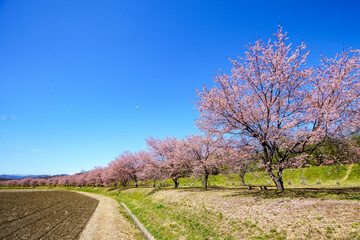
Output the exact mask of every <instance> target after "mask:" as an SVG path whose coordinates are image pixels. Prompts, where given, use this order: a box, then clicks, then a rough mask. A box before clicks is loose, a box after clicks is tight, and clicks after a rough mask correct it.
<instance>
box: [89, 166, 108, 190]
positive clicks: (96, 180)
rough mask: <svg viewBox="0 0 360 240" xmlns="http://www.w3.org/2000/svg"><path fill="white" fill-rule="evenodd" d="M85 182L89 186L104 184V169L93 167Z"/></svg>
mask: <svg viewBox="0 0 360 240" xmlns="http://www.w3.org/2000/svg"><path fill="white" fill-rule="evenodd" d="M87 182H88V184H90V185H95V186H101V185H102V184H103V182H104V168H102V167H95V168H94V169H92V170H91V171H90V172H89V173H88V178H87Z"/></svg>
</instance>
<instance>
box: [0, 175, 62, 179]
mask: <svg viewBox="0 0 360 240" xmlns="http://www.w3.org/2000/svg"><path fill="white" fill-rule="evenodd" d="M66 175H67V174H59V175H44V174H43V175H16V174H10V175H8V174H2V175H0V179H1V178H4V179H6V180H9V179H23V178H28V177H32V178H50V177H54V176H66Z"/></svg>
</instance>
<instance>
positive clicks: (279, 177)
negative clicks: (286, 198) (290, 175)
mask: <svg viewBox="0 0 360 240" xmlns="http://www.w3.org/2000/svg"><path fill="white" fill-rule="evenodd" d="M266 172H267V173H268V174H269V176H270V178H271V179H272V180H273V181H274V183H275V185H276V189H277V190H279V191H281V192H283V191H284V182H283V180H282V169H280V170H278V173H277V176H275V174H274V173H273V172H272V170H271V168H270V167H266Z"/></svg>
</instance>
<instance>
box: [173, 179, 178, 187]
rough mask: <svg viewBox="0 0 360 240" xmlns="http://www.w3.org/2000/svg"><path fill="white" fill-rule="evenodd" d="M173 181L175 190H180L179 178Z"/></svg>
mask: <svg viewBox="0 0 360 240" xmlns="http://www.w3.org/2000/svg"><path fill="white" fill-rule="evenodd" d="M172 180H173V181H174V183H175V188H178V187H179V180H178V179H177V178H173V179H172Z"/></svg>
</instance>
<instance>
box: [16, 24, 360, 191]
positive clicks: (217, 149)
mask: <svg viewBox="0 0 360 240" xmlns="http://www.w3.org/2000/svg"><path fill="white" fill-rule="evenodd" d="M274 36H275V40H273V41H272V40H271V39H270V40H269V41H267V42H264V41H262V40H261V39H259V40H258V41H256V42H255V43H254V44H251V43H250V44H249V45H248V46H247V51H246V52H245V57H243V58H239V59H238V60H234V61H232V63H233V68H232V72H231V74H226V73H221V74H219V75H217V76H216V77H215V78H214V82H215V85H214V86H213V87H211V88H206V87H204V88H203V90H202V91H198V92H197V94H198V100H197V104H196V106H197V109H198V110H199V113H200V118H199V119H197V126H198V128H199V129H200V130H201V131H202V132H203V135H194V136H188V137H186V138H185V139H182V140H180V139H176V138H169V137H168V138H165V139H153V138H149V139H147V140H146V142H147V145H148V147H149V151H140V152H136V153H131V152H124V153H122V154H120V156H119V157H117V158H116V159H115V160H114V161H113V162H111V163H110V164H109V166H107V167H105V168H95V169H94V170H92V171H90V172H88V173H84V174H79V175H72V176H66V177H60V178H56V179H49V180H48V181H49V182H50V181H54V182H57V184H61V185H84V184H97V185H99V184H110V183H117V182H120V183H121V184H122V185H124V186H126V185H127V184H128V183H129V181H134V182H135V184H136V186H137V185H138V181H139V180H143V179H145V180H150V179H151V180H154V181H156V180H160V179H165V178H171V179H172V180H173V181H174V184H175V187H177V186H178V185H179V181H178V179H179V178H181V177H184V176H196V177H199V176H201V177H202V179H203V185H204V187H206V186H207V180H208V177H209V175H211V174H214V173H216V172H218V171H219V170H221V169H226V168H227V169H231V170H233V171H234V172H238V173H239V174H240V176H243V173H244V171H243V169H244V168H246V166H248V163H249V162H250V163H251V162H252V161H253V160H254V159H259V160H260V164H261V165H262V167H264V168H265V170H266V172H267V173H268V174H269V176H270V177H271V179H272V180H273V181H274V183H275V184H276V186H277V189H278V190H281V191H283V190H284V185H283V178H282V174H283V170H284V169H285V168H288V167H293V166H299V167H302V166H305V165H306V164H308V163H309V162H311V161H314V160H319V159H320V161H321V162H322V163H324V164H331V163H334V162H336V161H337V160H339V159H340V160H344V159H347V161H351V162H354V161H359V155H360V150H359V144H354V143H353V141H352V138H351V136H352V135H353V134H354V133H355V134H356V133H357V134H359V129H360V50H344V51H343V52H342V53H340V54H337V55H336V56H335V57H334V58H326V57H323V58H322V60H321V63H320V65H319V66H311V65H309V64H307V63H306V59H307V56H308V54H309V51H306V46H305V43H302V44H300V45H299V46H297V48H296V49H295V50H294V49H292V47H291V44H287V43H286V41H287V39H288V38H287V33H284V32H283V30H282V28H281V27H280V28H279V30H278V31H277V32H276V33H275V34H274ZM213 136H216V137H213ZM332 143H336V144H338V143H339V144H338V146H341V152H342V156H340V154H333V153H332V154H331V151H329V149H328V147H329V146H331V144H332ZM329 144H330V145H329ZM326 149H328V150H326ZM339 149H340V148H339ZM225 166H227V167H225ZM21 181H22V182H26V184H29V183H28V181H29V180H28V179H27V180H21ZM31 181H40V182H43V181H42V180H30V182H31ZM19 182H20V181H19ZM48 184H50V183H48Z"/></svg>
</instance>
